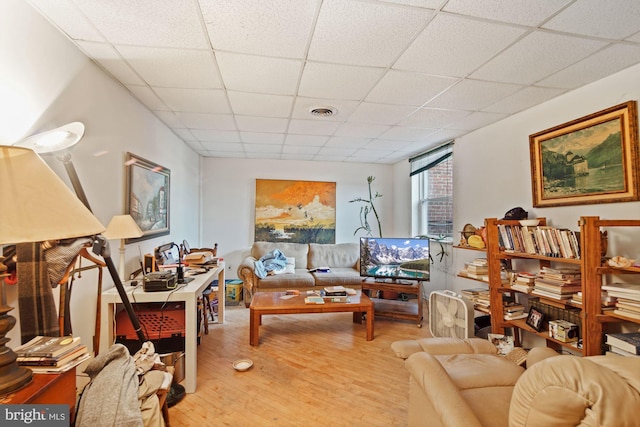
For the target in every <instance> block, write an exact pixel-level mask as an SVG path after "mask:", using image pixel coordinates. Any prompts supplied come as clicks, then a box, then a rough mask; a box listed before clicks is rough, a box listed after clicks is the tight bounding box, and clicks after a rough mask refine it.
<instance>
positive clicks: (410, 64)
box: [393, 14, 525, 77]
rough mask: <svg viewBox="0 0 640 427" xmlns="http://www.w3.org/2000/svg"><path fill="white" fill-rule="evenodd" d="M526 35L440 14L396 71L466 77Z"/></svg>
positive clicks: (400, 62)
mask: <svg viewBox="0 0 640 427" xmlns="http://www.w3.org/2000/svg"><path fill="white" fill-rule="evenodd" d="M524 33H525V30H524V29H522V28H516V27H513V26H508V25H500V24H495V23H489V22H482V21H478V20H473V19H468V18H463V17H459V16H452V15H444V14H439V15H438V16H436V17H435V18H434V19H433V21H431V22H430V23H429V25H428V26H427V28H426V29H425V30H424V31H423V32H422V33H421V34H420V36H418V38H417V39H416V40H415V41H414V42H413V43H412V44H411V46H410V47H409V48H408V49H407V50H406V51H405V52H404V53H403V54H402V56H401V57H400V59H398V61H397V62H396V63H395V64H394V66H393V67H394V68H397V69H402V70H411V71H420V72H425V73H430V74H438V75H443V76H457V77H466V76H467V75H469V73H471V72H472V71H473V70H475V69H476V68H478V67H479V66H480V65H482V64H484V63H485V62H486V61H488V60H489V59H491V58H492V57H493V56H494V55H496V54H497V53H498V52H500V51H501V50H503V49H504V48H506V47H507V46H509V45H510V44H511V43H513V42H514V41H516V40H517V39H518V38H519V37H521V36H522V35H523V34H524ZM452 52H455V54H452Z"/></svg>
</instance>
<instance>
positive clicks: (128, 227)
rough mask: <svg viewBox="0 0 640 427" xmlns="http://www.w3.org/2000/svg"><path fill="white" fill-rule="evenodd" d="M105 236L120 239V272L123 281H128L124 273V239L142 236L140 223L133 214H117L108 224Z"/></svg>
mask: <svg viewBox="0 0 640 427" xmlns="http://www.w3.org/2000/svg"><path fill="white" fill-rule="evenodd" d="M103 236H104V237H105V238H106V239H107V240H115V239H120V265H119V266H118V267H119V268H118V273H119V275H120V279H121V280H122V281H126V276H125V275H124V253H125V249H124V243H125V242H124V239H134V238H136V237H141V236H142V230H140V227H138V224H136V222H135V221H134V219H133V217H132V216H131V215H116V216H114V217H113V218H111V221H110V222H109V225H107V231H105V232H104V234H103Z"/></svg>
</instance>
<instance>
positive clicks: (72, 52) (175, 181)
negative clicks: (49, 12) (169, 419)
mask: <svg viewBox="0 0 640 427" xmlns="http://www.w3.org/2000/svg"><path fill="white" fill-rule="evenodd" d="M0 63H2V66H1V67H0V113H1V114H0V144H12V143H14V142H16V141H18V140H20V139H22V138H24V137H26V136H29V135H32V134H35V133H38V132H41V131H45V130H49V129H53V128H55V127H58V126H61V125H63V124H66V123H68V122H72V121H81V122H83V123H84V124H85V126H86V131H85V136H84V138H83V140H82V141H81V142H80V144H78V145H77V146H76V147H75V148H74V150H73V154H72V156H73V163H74V165H75V168H76V170H77V172H78V176H79V177H80V180H81V182H82V185H83V188H84V191H85V193H86V195H87V198H88V200H89V203H90V205H91V207H92V210H93V212H94V214H95V215H96V217H97V218H98V219H99V220H100V221H101V222H102V223H103V224H104V225H105V226H106V225H107V224H108V223H109V221H110V219H111V217H112V216H113V215H117V214H122V213H124V208H125V205H124V203H125V165H124V160H125V153H126V152H127V151H129V152H132V153H134V154H136V155H138V156H141V157H143V158H146V159H148V160H151V161H153V162H155V163H158V164H160V165H162V166H165V167H167V168H169V169H170V170H171V193H170V197H171V199H170V200H171V217H170V221H171V235H169V236H163V237H158V238H155V239H150V240H145V241H143V242H141V243H140V244H139V246H140V248H141V250H142V252H143V253H145V252H151V251H152V250H153V248H154V247H156V246H157V245H159V244H160V243H164V242H169V241H173V240H175V241H179V242H181V241H182V239H187V240H189V241H190V242H193V243H192V244H194V245H195V244H197V241H198V237H199V236H198V235H199V222H200V217H199V212H200V203H199V200H200V199H199V180H200V172H199V171H200V162H199V156H198V155H197V154H196V153H195V152H193V151H192V150H191V149H190V148H189V147H188V146H187V145H186V144H184V143H183V142H182V141H181V140H180V139H179V138H177V137H176V136H175V135H174V134H173V133H172V132H171V131H169V129H168V128H167V127H166V126H165V125H164V124H163V123H161V122H160V121H159V120H158V119H157V118H156V117H155V116H154V115H152V114H151V113H150V112H149V111H148V110H147V109H146V108H145V107H144V106H143V105H142V104H140V103H139V102H138V101H137V100H136V99H135V98H133V97H132V96H131V95H130V94H129V92H128V91H127V90H126V89H125V88H123V87H122V86H121V85H119V84H118V83H116V82H115V81H114V80H113V79H111V78H110V77H109V76H108V75H107V74H105V73H104V72H103V71H102V70H101V69H100V68H98V67H97V66H96V65H95V64H94V63H93V62H91V61H89V60H88V59H87V58H86V57H85V56H84V55H83V54H82V53H81V52H80V51H78V50H77V49H76V47H75V46H73V44H72V43H71V42H70V41H68V40H67V39H66V38H65V37H64V36H63V35H62V34H61V33H60V32H59V31H57V30H55V29H54V28H53V27H52V26H51V25H50V24H49V23H48V22H47V21H46V20H44V18H42V17H41V16H40V15H39V14H38V13H36V12H35V11H34V10H33V9H32V8H31V7H30V6H28V5H27V4H26V2H24V1H22V0H3V1H2V2H0ZM45 160H46V161H47V162H48V163H49V164H50V166H51V167H52V168H53V169H54V170H55V171H56V172H57V173H58V175H59V176H60V177H61V178H63V180H65V182H68V178H67V175H66V172H65V171H64V168H63V167H62V166H61V164H60V162H58V161H57V160H56V159H55V158H52V157H51V156H49V157H48V158H45ZM3 209H10V205H9V204H7V205H5V206H3ZM118 246H119V242H118V241H113V242H111V247H112V253H113V258H114V262H115V264H116V266H117V265H118V259H119V254H118V249H117V248H118ZM84 265H87V263H86V262H85V263H84ZM137 267H138V245H137V244H136V245H128V246H127V269H126V271H127V272H128V273H130V272H131V271H133V270H135V269H136V268H137ZM111 286H112V281H111V278H110V277H109V274H108V272H107V271H105V272H104V283H103V288H108V287H111ZM96 289H97V274H96V272H95V271H92V272H87V273H83V274H82V278H81V279H79V280H76V281H75V283H74V286H73V292H72V301H71V316H72V325H73V332H74V335H80V336H81V338H82V341H83V342H84V343H86V344H87V345H88V346H89V347H90V346H91V342H92V336H93V334H94V319H95V315H96V297H97V291H96ZM54 291H55V294H56V295H57V294H58V290H57V289H55V290H54ZM16 295H17V293H16V289H15V287H13V286H11V287H10V288H9V290H8V298H9V303H10V304H11V305H12V306H15V307H16V309H15V310H14V311H13V312H12V314H13V315H14V316H16V317H18V316H19V310H18V308H17V298H16ZM9 337H10V338H11V339H12V341H11V342H10V344H9V345H10V346H16V345H18V344H19V342H20V335H19V324H18V325H16V327H15V328H14V329H13V330H12V331H11V333H10V335H9Z"/></svg>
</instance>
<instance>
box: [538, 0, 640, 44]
mask: <svg viewBox="0 0 640 427" xmlns="http://www.w3.org/2000/svg"><path fill="white" fill-rule="evenodd" d="M543 28H549V29H552V30H557V31H565V32H569V33H575V34H582V35H587V36H594V37H603V38H608V39H617V40H622V39H624V38H626V37H628V36H630V35H632V34H634V33H636V32H638V31H640V2H638V0H607V1H602V0H580V1H578V2H575V3H573V4H572V5H571V6H569V7H568V8H566V9H565V10H563V11H562V12H560V13H559V14H558V15H556V16H555V17H553V18H551V20H550V21H549V22H547V23H546V24H544V25H543Z"/></svg>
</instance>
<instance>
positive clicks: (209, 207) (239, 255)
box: [201, 158, 399, 278]
mask: <svg viewBox="0 0 640 427" xmlns="http://www.w3.org/2000/svg"><path fill="white" fill-rule="evenodd" d="M370 175H371V176H374V177H375V178H376V179H375V181H374V182H373V184H372V188H373V191H374V192H375V191H378V192H379V193H381V194H382V198H380V199H377V200H376V202H375V205H376V209H379V214H380V217H381V223H382V232H383V235H385V236H393V235H394V233H397V232H399V231H397V230H396V229H395V221H394V200H395V197H394V175H393V168H392V166H389V165H373V164H360V163H335V162H294V161H287V160H253V159H247V160H244V159H222V158H205V159H203V167H202V183H203V187H202V188H203V190H202V192H203V195H202V211H203V214H202V218H203V224H204V226H203V228H202V231H203V235H202V239H201V241H202V242H203V245H205V246H210V245H213V243H218V256H221V257H223V258H225V263H226V267H227V271H226V274H227V278H237V273H236V269H237V267H238V264H239V263H240V262H241V261H242V259H243V258H244V257H245V256H246V255H248V253H249V249H250V248H251V244H252V243H253V237H254V225H255V192H256V187H255V182H256V179H284V180H303V181H329V182H336V243H345V242H357V241H358V239H359V236H362V235H363V234H362V233H361V232H359V233H358V234H357V235H356V236H354V234H353V233H354V231H355V229H356V228H358V227H359V226H360V220H359V213H360V206H361V205H360V204H358V203H349V200H352V199H354V198H356V197H363V198H367V197H368V187H367V177H368V176H370ZM369 219H370V220H372V219H373V218H372V217H370V218H369Z"/></svg>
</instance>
